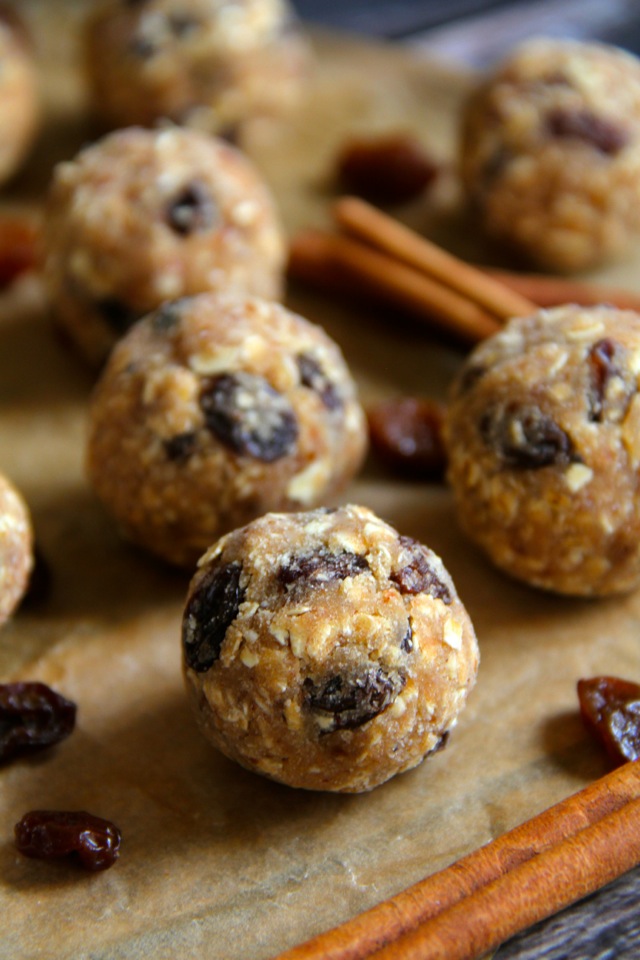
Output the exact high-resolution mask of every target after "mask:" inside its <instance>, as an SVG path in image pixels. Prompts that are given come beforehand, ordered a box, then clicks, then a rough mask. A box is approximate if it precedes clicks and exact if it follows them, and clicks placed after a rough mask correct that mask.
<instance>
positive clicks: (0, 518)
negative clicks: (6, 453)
mask: <svg viewBox="0 0 640 960" xmlns="http://www.w3.org/2000/svg"><path fill="white" fill-rule="evenodd" d="M32 567H33V531H32V527H31V518H30V516H29V511H28V509H27V505H26V504H25V502H24V500H23V499H22V496H21V495H20V494H19V493H18V491H17V490H16V488H15V487H14V486H13V484H12V483H10V481H9V480H8V479H7V478H6V477H5V476H4V475H3V474H0V625H2V624H3V623H5V622H6V621H7V620H8V619H9V617H10V616H11V614H12V613H13V612H14V610H15V609H16V607H17V606H18V604H19V603H20V601H21V600H22V598H23V596H24V594H25V592H26V589H27V586H28V584H29V576H30V574H31V570H32Z"/></svg>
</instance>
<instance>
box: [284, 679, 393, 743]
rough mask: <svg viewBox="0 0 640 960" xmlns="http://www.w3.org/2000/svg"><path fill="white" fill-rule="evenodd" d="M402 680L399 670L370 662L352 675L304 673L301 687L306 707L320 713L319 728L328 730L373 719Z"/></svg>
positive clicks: (324, 730) (384, 706)
mask: <svg viewBox="0 0 640 960" xmlns="http://www.w3.org/2000/svg"><path fill="white" fill-rule="evenodd" d="M405 683H406V678H405V677H404V676H403V675H402V674H400V673H387V672H386V671H385V670H383V668H382V667H373V666H372V667H370V668H369V669H368V670H366V671H365V672H363V673H359V674H356V675H355V676H351V677H345V676H342V675H341V674H335V675H334V676H331V677H329V678H328V679H326V680H321V681H315V680H312V679H311V678H310V677H307V678H306V680H305V681H304V684H303V687H304V691H305V698H306V704H307V706H308V708H309V709H310V710H311V711H312V712H313V713H316V714H320V718H321V724H320V725H321V728H322V732H323V733H331V732H333V731H334V730H353V729H355V728H356V727H361V726H362V724H363V723H367V721H368V720H373V718H374V717H377V716H378V715H379V714H381V713H382V712H383V711H384V710H386V709H387V707H388V706H390V705H391V704H392V703H393V701H394V700H395V699H396V697H397V696H398V694H399V693H400V691H401V690H402V688H403V687H404V685H405ZM322 721H325V722H322Z"/></svg>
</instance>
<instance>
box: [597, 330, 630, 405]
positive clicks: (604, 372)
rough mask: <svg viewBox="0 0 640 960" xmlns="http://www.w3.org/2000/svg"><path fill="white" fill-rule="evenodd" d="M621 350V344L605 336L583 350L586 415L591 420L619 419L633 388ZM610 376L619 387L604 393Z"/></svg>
mask: <svg viewBox="0 0 640 960" xmlns="http://www.w3.org/2000/svg"><path fill="white" fill-rule="evenodd" d="M624 353H625V351H624V348H623V347H622V346H621V345H620V344H619V343H617V342H616V341H615V340H611V339H609V338H605V339H603V340H598V342H597V343H594V344H593V346H592V347H591V349H590V350H589V352H588V353H587V368H588V385H587V406H588V411H589V414H588V415H589V419H590V420H592V421H594V422H595V423H601V422H602V421H603V420H604V419H615V420H621V419H622V418H623V417H624V415H625V413H626V411H627V407H628V405H629V401H630V400H631V397H632V395H633V393H634V392H635V377H632V376H631V375H630V374H629V373H628V371H627V367H626V363H625V358H624ZM614 379H617V380H618V383H619V385H620V384H621V385H622V386H623V389H622V390H616V391H615V393H614V395H612V396H607V393H608V390H609V385H610V384H611V382H612V380H614Z"/></svg>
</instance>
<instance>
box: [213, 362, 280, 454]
mask: <svg viewBox="0 0 640 960" xmlns="http://www.w3.org/2000/svg"><path fill="white" fill-rule="evenodd" d="M200 407H201V408H202V412H203V413H204V417H205V422H206V425H207V428H208V429H209V430H210V431H211V432H212V433H214V434H215V436H216V437H217V438H218V439H219V440H221V441H222V443H225V444H226V445H227V446H229V447H231V449H232V450H234V451H235V452H236V453H238V454H240V456H245V457H255V458H256V459H258V460H263V461H264V462H265V463H271V462H273V461H274V460H279V459H280V458H281V457H285V456H287V454H288V453H291V451H292V450H293V449H294V447H295V444H296V441H297V439H298V423H297V420H296V417H295V414H294V412H293V409H292V408H291V404H290V403H289V401H288V400H287V398H286V397H284V396H283V395H282V394H281V393H278V391H277V390H274V389H273V387H272V386H271V385H270V384H269V383H268V382H267V381H266V380H265V379H264V378H263V377H258V376H255V375H254V374H252V373H244V372H239V373H225V374H222V375H221V376H219V377H216V378H215V379H213V380H207V381H205V384H204V386H203V389H202V392H201V394H200Z"/></svg>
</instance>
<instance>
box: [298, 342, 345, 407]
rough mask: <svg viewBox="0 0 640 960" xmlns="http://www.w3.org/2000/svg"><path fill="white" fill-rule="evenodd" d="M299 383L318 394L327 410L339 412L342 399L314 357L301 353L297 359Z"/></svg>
mask: <svg viewBox="0 0 640 960" xmlns="http://www.w3.org/2000/svg"><path fill="white" fill-rule="evenodd" d="M298 369H299V371H300V382H301V383H302V384H303V386H305V387H309V389H310V390H313V391H314V392H315V393H317V394H318V396H319V397H320V399H321V400H322V402H323V403H324V405H325V407H326V408H327V410H339V409H340V408H341V407H342V397H341V396H340V394H339V392H338V390H337V389H336V386H335V384H334V383H332V382H331V380H330V379H329V377H328V376H327V374H326V373H325V372H324V370H323V369H322V367H321V366H320V364H319V363H318V361H317V360H316V359H315V357H312V356H311V354H310V353H301V354H300V355H299V357H298Z"/></svg>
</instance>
